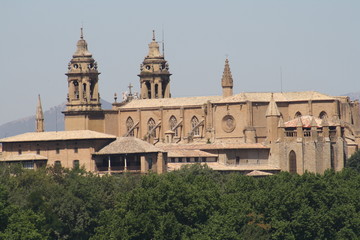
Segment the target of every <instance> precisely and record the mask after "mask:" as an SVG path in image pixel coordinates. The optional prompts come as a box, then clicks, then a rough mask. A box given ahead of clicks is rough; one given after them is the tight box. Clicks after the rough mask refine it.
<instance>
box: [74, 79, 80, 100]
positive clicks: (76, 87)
mask: <svg viewBox="0 0 360 240" xmlns="http://www.w3.org/2000/svg"><path fill="white" fill-rule="evenodd" d="M73 84H74V96H75V99H79V83H78V81H74V82H73Z"/></svg>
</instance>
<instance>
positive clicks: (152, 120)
mask: <svg viewBox="0 0 360 240" xmlns="http://www.w3.org/2000/svg"><path fill="white" fill-rule="evenodd" d="M147 125H148V132H150V131H151V130H152V129H153V128H154V127H155V121H154V119H152V118H150V119H149V121H148V124H147ZM150 137H153V138H156V130H155V129H154V131H152V132H151V133H150Z"/></svg>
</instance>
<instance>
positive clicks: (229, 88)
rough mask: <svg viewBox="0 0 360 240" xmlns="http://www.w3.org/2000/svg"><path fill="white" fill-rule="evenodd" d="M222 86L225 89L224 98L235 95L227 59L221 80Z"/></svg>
mask: <svg viewBox="0 0 360 240" xmlns="http://www.w3.org/2000/svg"><path fill="white" fill-rule="evenodd" d="M221 86H222V89H223V97H229V96H232V95H233V78H232V75H231V71H230V65H229V59H228V58H227V57H226V60H225V66H224V72H223V75H222V78H221Z"/></svg>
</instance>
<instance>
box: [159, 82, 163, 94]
mask: <svg viewBox="0 0 360 240" xmlns="http://www.w3.org/2000/svg"><path fill="white" fill-rule="evenodd" d="M158 98H163V92H162V82H161V81H160V82H159V83H158Z"/></svg>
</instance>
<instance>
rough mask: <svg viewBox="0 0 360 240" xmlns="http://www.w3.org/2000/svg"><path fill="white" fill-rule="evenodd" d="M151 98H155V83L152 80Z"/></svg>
mask: <svg viewBox="0 0 360 240" xmlns="http://www.w3.org/2000/svg"><path fill="white" fill-rule="evenodd" d="M151 98H153V99H154V98H155V83H154V81H151Z"/></svg>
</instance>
